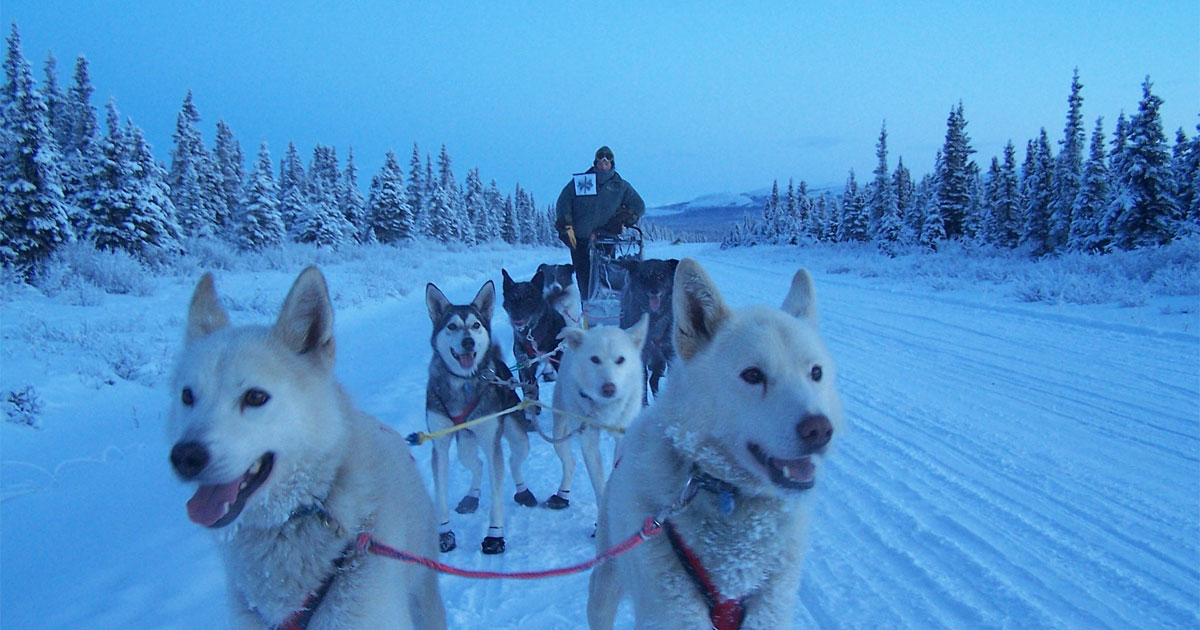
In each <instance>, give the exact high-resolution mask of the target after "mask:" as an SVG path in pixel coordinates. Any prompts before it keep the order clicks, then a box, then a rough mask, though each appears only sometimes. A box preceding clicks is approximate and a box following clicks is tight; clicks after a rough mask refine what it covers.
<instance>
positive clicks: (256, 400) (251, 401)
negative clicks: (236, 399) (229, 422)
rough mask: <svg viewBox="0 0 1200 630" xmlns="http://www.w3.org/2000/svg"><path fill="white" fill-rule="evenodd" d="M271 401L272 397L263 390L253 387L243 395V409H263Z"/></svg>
mask: <svg viewBox="0 0 1200 630" xmlns="http://www.w3.org/2000/svg"><path fill="white" fill-rule="evenodd" d="M268 400H271V395H270V394H268V393H267V392H264V391H263V390H261V389H259V388H257V387H252V388H250V389H247V390H246V393H244V394H242V408H243V409H244V408H246V407H261V406H263V405H265V404H267V401H268Z"/></svg>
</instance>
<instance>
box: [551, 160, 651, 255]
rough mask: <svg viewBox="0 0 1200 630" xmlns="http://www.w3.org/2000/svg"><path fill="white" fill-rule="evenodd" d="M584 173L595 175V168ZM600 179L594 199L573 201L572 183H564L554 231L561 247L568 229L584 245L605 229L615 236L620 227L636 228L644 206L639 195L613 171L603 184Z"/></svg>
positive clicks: (581, 198) (597, 177) (585, 198)
mask: <svg viewBox="0 0 1200 630" xmlns="http://www.w3.org/2000/svg"><path fill="white" fill-rule="evenodd" d="M586 172H588V173H596V167H594V166H593V167H592V168H589V169H588V170H587V171H586ZM600 177H601V175H600V173H596V181H597V186H598V187H599V189H598V190H597V191H596V194H594V195H584V196H579V197H576V196H575V180H571V181H570V182H567V185H566V186H565V187H564V188H563V190H562V193H560V194H559V195H558V204H557V210H558V218H557V219H556V220H555V222H554V227H555V228H557V229H558V237H559V239H561V240H562V241H563V243H566V242H567V239H566V237H565V230H566V227H567V226H568V225H573V226H575V238H576V239H578V242H579V243H581V244H582V243H586V242H587V239H588V238H590V237H591V236H592V233H594V232H595V231H596V230H598V229H600V228H604V227H605V226H607V231H609V232H616V231H618V230H617V228H618V226H620V225H624V226H630V225H634V224H636V223H637V222H638V219H640V218H642V213H643V212H645V211H646V203H645V202H644V201H642V197H641V195H638V194H637V191H636V190H634V189H633V186H630V185H629V182H627V181H625V180H624V179H623V178H622V177H621V175H620V174H618V173H617V172H616V170H613V171H612V177H610V178H609V180H608V181H606V182H604V183H603V184H601V183H599V181H600Z"/></svg>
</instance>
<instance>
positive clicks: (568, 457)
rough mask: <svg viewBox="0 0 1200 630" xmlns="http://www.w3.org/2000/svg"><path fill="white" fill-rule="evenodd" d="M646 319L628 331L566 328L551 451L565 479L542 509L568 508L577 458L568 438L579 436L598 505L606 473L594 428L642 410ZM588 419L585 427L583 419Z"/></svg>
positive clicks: (625, 421)
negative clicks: (555, 456) (559, 463)
mask: <svg viewBox="0 0 1200 630" xmlns="http://www.w3.org/2000/svg"><path fill="white" fill-rule="evenodd" d="M648 326H649V321H648V318H647V317H645V316H643V317H642V319H641V320H640V321H638V323H637V324H635V325H634V326H633V327H632V328H630V329H629V330H621V329H620V328H617V327H616V326H596V327H593V328H589V329H587V330H583V329H580V328H564V329H563V331H562V333H560V334H559V337H560V338H561V339H563V340H564V341H566V343H565V344H564V345H565V346H566V347H565V348H564V351H563V358H562V363H561V364H560V365H559V366H558V384H557V385H555V387H554V438H555V439H556V440H558V441H557V442H555V444H554V451H555V452H556V453H558V458H559V459H560V460H561V461H562V470H563V479H562V484H561V485H560V486H559V487H558V492H557V493H556V494H554V495H552V496H551V497H550V498H549V499H547V500H546V503H545V505H546V507H549V508H553V509H562V508H565V507H568V506H569V505H570V494H571V480H572V477H573V476H574V475H575V455H574V453H572V450H571V442H570V441H569V440H567V439H566V438H567V436H569V435H571V434H576V435H578V437H579V446H580V450H582V451H583V463H584V465H585V466H586V467H587V471H588V476H589V477H590V478H591V480H592V490H594V491H595V493H596V502H597V503H599V501H600V497H601V496H603V494H604V482H605V478H606V477H607V472H608V471H607V470H605V468H604V463H603V461H602V458H601V456H600V430H601V429H600V428H598V425H604V426H606V427H615V428H620V429H624V428H625V427H627V426H629V423H630V422H632V421H633V419H634V418H635V417H637V414H638V412H640V411H641V410H642V392H643V391H645V385H644V383H643V381H642V344H643V343H645V341H646V331H647V328H648ZM585 418H586V419H590V423H585V421H584V419H585Z"/></svg>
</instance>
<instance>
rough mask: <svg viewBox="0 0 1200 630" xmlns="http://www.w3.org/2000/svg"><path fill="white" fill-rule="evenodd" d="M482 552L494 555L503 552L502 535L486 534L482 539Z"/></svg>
mask: <svg viewBox="0 0 1200 630" xmlns="http://www.w3.org/2000/svg"><path fill="white" fill-rule="evenodd" d="M483 553H486V554H488V555H495V554H498V553H504V537H503V536H487V537H485V538H484V539H483Z"/></svg>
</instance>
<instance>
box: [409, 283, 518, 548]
mask: <svg viewBox="0 0 1200 630" xmlns="http://www.w3.org/2000/svg"><path fill="white" fill-rule="evenodd" d="M495 303H496V289H495V285H493V284H492V281H491V280H488V281H487V282H486V283H485V284H484V285H483V287H482V288H481V289H479V293H478V294H476V295H475V299H474V300H472V301H471V303H470V304H462V305H456V304H451V303H450V301H449V300H447V299H446V296H445V295H444V294H443V293H442V291H441V290H440V289H438V288H437V287H436V286H434V285H433V284H429V285H427V286H426V287H425V306H426V307H427V308H428V309H429V318H430V319H431V320H432V321H433V335H432V336H431V337H430V340H429V341H430V345H432V346H433V358H432V359H431V360H430V361H429V385H428V387H427V388H426V390H425V419H426V421H427V422H428V424H429V430H430V432H436V431H441V430H445V429H448V428H450V427H453V426H455V425H459V424H463V423H464V422H470V421H471V420H474V419H475V418H479V417H481V416H486V415H489V414H493V413H497V412H500V411H503V410H504V409H507V408H509V407H512V406H514V405H516V404H517V403H519V402H520V399H519V398H518V397H517V392H516V390H514V389H513V388H512V387H511V386H509V385H504V384H501V383H504V382H510V381H511V380H512V372H510V371H509V369H508V367H507V366H506V365H504V361H503V359H502V358H501V356H500V348H499V346H497V345H495V344H493V343H492V310H493V307H494V305H495ZM501 434H503V435H504V437H505V438H506V439H507V440H508V446H509V450H510V454H509V467H510V469H511V471H512V477H513V483H514V484H516V487H517V493H516V495H514V496H513V500H514V501H516V502H517V503H518V504H520V505H524V506H527V507H533V506H536V505H537V499H536V498H534V496H533V493H532V492H530V491H529V489H528V488H526V487H525V477H524V474H523V473H522V472H521V464H522V463H524V461H525V457H526V456H527V455H528V454H529V436H528V435H527V434H526V433H525V422H524V418H523V416H522V415H521V413H520V412H513V413H509V414H505V415H504V416H502V417H500V418H496V419H494V420H488V421H485V422H482V423H480V424H477V425H474V426H472V427H471V428H469V429H464V430H461V431H458V432H456V433H453V434H451V435H446V436H442V437H438V438H434V440H433V487H434V494H435V495H436V498H435V500H436V504H437V518H438V532H439V537H440V548H441V550H442V551H443V552H446V551H450V550H451V549H454V547H455V546H456V543H455V540H454V532H453V531H452V530H451V528H450V511H449V509H448V507H447V503H446V491H447V489H446V484H447V481H448V480H449V475H450V466H449V463H450V460H449V457H450V439H451V437H454V439H456V440H457V442H458V458H459V460H461V461H462V463H463V465H464V466H466V467H467V469H468V470H470V471H471V490H470V492H469V493H468V494H467V496H465V497H463V499H462V501H460V502H459V504H458V507H457V508H455V511H457V512H458V513H460V514H466V513H470V512H474V511H475V510H476V508H478V507H479V492H480V485H481V484H482V481H483V479H482V477H483V465H482V463H481V462H480V461H479V453H478V448H479V447H482V448H483V454H484V457H486V458H487V463H488V481H489V483H490V486H491V513H490V516H489V521H488V524H489V527H488V534H487V536H486V537H485V538H484V539H483V543H482V547H483V553H487V554H496V553H503V552H504V505H503V501H502V500H501V489H502V488H503V485H504V460H503V452H502V451H501V448H500V436H501Z"/></svg>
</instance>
